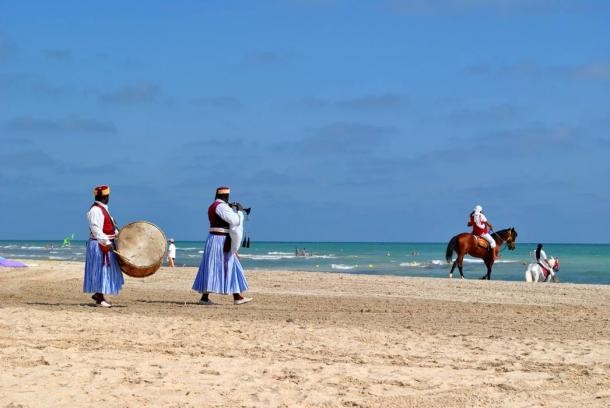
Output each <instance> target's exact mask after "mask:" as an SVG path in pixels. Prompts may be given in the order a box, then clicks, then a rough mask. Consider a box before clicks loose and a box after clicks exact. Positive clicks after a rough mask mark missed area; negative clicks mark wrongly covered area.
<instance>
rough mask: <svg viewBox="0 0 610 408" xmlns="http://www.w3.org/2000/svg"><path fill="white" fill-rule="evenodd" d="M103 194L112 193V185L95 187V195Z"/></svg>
mask: <svg viewBox="0 0 610 408" xmlns="http://www.w3.org/2000/svg"><path fill="white" fill-rule="evenodd" d="M100 194H101V195H103V196H107V195H110V187H108V186H97V187H94V188H93V195H94V196H97V195H100Z"/></svg>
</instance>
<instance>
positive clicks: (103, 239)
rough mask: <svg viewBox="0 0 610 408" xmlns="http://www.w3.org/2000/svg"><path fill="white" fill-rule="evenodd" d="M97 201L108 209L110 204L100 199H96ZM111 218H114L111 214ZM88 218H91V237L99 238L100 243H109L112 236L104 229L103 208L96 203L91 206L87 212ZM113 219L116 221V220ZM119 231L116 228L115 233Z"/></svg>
mask: <svg viewBox="0 0 610 408" xmlns="http://www.w3.org/2000/svg"><path fill="white" fill-rule="evenodd" d="M95 203H96V204H98V205H101V206H102V207H104V209H105V210H106V211H108V206H107V205H106V204H104V203H101V202H99V201H96V202H95ZM108 214H110V213H108ZM110 218H111V219H112V216H110ZM87 220H89V231H91V234H90V237H91V238H92V239H97V241H98V242H99V243H100V244H104V245H109V244H110V238H109V237H108V235H106V234H104V232H103V231H102V229H103V228H104V213H103V212H102V209H101V208H99V207H98V206H96V205H94V206H93V207H91V208H90V209H89V211H88V212H87ZM112 221H113V222H114V220H112ZM117 232H118V231H117V230H116V229H115V231H114V233H115V234H116V233H117Z"/></svg>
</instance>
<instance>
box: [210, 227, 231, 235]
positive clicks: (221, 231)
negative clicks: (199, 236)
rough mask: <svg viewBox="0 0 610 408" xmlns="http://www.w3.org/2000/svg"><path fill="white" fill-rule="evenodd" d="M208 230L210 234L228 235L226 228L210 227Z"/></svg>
mask: <svg viewBox="0 0 610 408" xmlns="http://www.w3.org/2000/svg"><path fill="white" fill-rule="evenodd" d="M209 231H210V234H212V235H229V229H228V228H219V227H212V228H210V229H209Z"/></svg>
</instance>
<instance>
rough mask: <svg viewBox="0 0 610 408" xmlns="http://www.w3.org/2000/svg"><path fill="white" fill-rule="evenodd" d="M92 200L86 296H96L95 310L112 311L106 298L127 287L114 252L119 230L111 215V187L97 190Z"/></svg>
mask: <svg viewBox="0 0 610 408" xmlns="http://www.w3.org/2000/svg"><path fill="white" fill-rule="evenodd" d="M93 196H94V197H95V202H94V203H93V205H91V208H90V209H89V212H87V219H88V220H89V231H90V235H89V242H88V243H87V255H86V259H85V279H84V283H83V292H85V293H93V296H91V298H92V299H93V300H94V301H95V305H96V306H101V307H111V306H112V304H110V302H109V301H108V300H107V299H106V298H105V297H104V295H117V294H118V293H119V291H120V290H121V287H122V286H123V283H124V279H123V273H122V272H121V268H120V267H119V264H118V261H117V258H116V256H115V254H114V252H112V250H113V249H114V238H115V237H116V235H117V233H118V229H117V226H116V224H115V222H114V219H113V218H112V216H111V215H110V213H109V212H108V201H109V200H110V187H108V186H98V187H95V188H94V189H93Z"/></svg>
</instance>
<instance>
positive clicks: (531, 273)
mask: <svg viewBox="0 0 610 408" xmlns="http://www.w3.org/2000/svg"><path fill="white" fill-rule="evenodd" d="M547 262H548V264H549V265H550V267H551V268H552V269H553V271H552V272H551V273H549V274H548V276H547V272H546V271H543V270H542V267H541V266H540V265H538V264H537V263H531V264H529V265H528V266H527V269H526V270H525V281H526V282H550V281H553V282H559V278H557V275H556V273H557V272H558V271H559V258H548V259H547Z"/></svg>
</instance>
